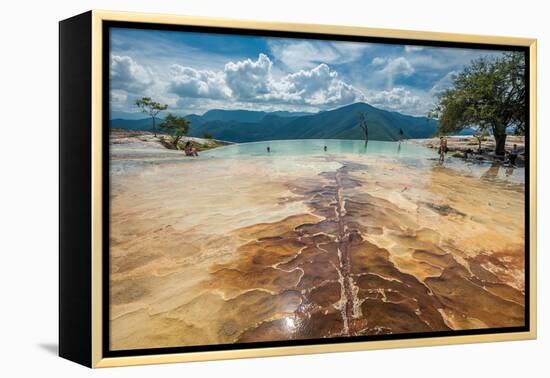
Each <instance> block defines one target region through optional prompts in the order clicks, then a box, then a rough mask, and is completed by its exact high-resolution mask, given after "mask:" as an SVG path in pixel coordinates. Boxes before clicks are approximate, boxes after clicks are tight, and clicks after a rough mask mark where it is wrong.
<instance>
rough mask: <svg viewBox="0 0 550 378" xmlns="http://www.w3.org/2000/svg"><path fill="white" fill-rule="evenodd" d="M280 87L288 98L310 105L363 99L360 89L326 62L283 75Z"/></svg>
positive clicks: (337, 103)
mask: <svg viewBox="0 0 550 378" xmlns="http://www.w3.org/2000/svg"><path fill="white" fill-rule="evenodd" d="M279 87H280V89H281V90H280V94H281V95H282V96H283V97H286V98H285V99H286V100H294V101H296V100H298V101H301V102H303V103H305V104H309V105H340V104H349V103H351V102H354V101H359V100H361V99H363V94H362V92H361V91H360V90H358V89H357V88H355V87H354V86H353V85H351V84H348V83H346V82H344V81H343V80H341V79H340V78H339V76H338V73H337V72H336V71H334V70H332V69H331V68H330V67H329V66H328V65H326V64H324V63H322V64H319V65H318V66H317V67H315V68H312V69H311V70H300V71H298V72H296V73H292V74H289V75H287V76H285V77H283V78H282V80H281V82H280V83H279Z"/></svg>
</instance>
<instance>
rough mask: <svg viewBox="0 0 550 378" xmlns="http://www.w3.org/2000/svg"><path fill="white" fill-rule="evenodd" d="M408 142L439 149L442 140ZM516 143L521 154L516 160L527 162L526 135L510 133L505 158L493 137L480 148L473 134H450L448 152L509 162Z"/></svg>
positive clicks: (474, 158)
mask: <svg viewBox="0 0 550 378" xmlns="http://www.w3.org/2000/svg"><path fill="white" fill-rule="evenodd" d="M408 142H410V143H416V144H420V145H422V146H425V147H428V148H432V149H436V150H437V149H438V148H439V144H440V140H439V138H427V139H409V140H408ZM514 144H516V145H517V148H518V151H519V155H518V157H517V160H516V165H522V166H523V165H524V164H525V137H524V136H515V135H509V136H508V137H507V138H506V155H505V157H504V159H503V158H502V156H497V155H495V153H494V150H495V140H494V138H492V137H487V138H485V139H484V140H483V141H482V142H481V149H479V143H478V140H477V139H476V138H475V137H473V136H449V137H447V148H448V154H449V155H451V156H454V157H459V158H463V159H466V160H470V161H488V162H492V163H499V162H500V163H507V162H508V154H509V153H510V151H511V150H512V147H513V145H514Z"/></svg>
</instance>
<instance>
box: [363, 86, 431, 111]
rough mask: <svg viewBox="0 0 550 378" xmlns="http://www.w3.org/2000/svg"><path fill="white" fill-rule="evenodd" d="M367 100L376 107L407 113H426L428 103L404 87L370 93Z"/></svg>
mask: <svg viewBox="0 0 550 378" xmlns="http://www.w3.org/2000/svg"><path fill="white" fill-rule="evenodd" d="M367 101H368V102H369V103H370V104H371V105H373V106H376V107H380V108H382V109H386V110H392V111H399V112H404V113H407V114H414V115H424V114H425V113H426V111H427V108H426V106H427V105H426V103H424V102H423V101H422V100H421V98H420V97H419V96H417V95H415V94H413V93H412V92H411V91H409V90H407V89H405V88H403V87H395V88H392V89H390V90H384V91H379V92H376V93H372V94H369V96H367Z"/></svg>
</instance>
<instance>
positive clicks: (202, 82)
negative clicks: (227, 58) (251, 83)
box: [168, 64, 231, 99]
mask: <svg viewBox="0 0 550 378" xmlns="http://www.w3.org/2000/svg"><path fill="white" fill-rule="evenodd" d="M170 73H171V77H172V80H171V82H170V84H169V86H168V89H169V91H170V92H172V93H174V94H177V95H178V96H180V97H204V98H212V99H222V98H229V97H230V96H231V90H230V89H229V88H228V87H227V85H226V83H225V80H224V75H223V73H219V72H213V71H206V70H196V69H194V68H191V67H184V66H181V65H179V64H173V65H172V66H171V67H170Z"/></svg>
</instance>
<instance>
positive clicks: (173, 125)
mask: <svg viewBox="0 0 550 378" xmlns="http://www.w3.org/2000/svg"><path fill="white" fill-rule="evenodd" d="M159 127H160V128H161V129H165V130H166V131H168V133H169V134H170V137H171V141H170V142H171V143H172V144H173V145H174V147H176V148H178V143H179V141H180V140H181V138H182V137H183V136H184V135H186V134H187V133H188V132H189V129H190V128H191V123H190V122H189V121H188V120H186V119H185V118H183V117H178V116H176V115H173V114H170V113H169V114H168V115H167V116H166V118H164V122H163V123H161V124H160V125H159Z"/></svg>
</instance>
